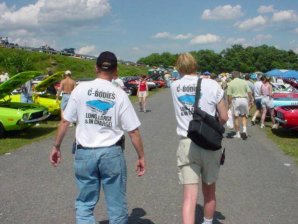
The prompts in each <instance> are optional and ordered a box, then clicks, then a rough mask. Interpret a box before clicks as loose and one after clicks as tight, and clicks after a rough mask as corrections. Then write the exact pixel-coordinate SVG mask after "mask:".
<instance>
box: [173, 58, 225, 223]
mask: <svg viewBox="0 0 298 224" xmlns="http://www.w3.org/2000/svg"><path fill="white" fill-rule="evenodd" d="M176 68H177V70H178V71H179V74H181V75H182V78H181V79H180V80H177V81H175V82H173V84H172V86H171V92H172V97H173V103H174V108H175V114H176V120H177V134H178V136H179V137H180V142H179V146H178V150H177V166H178V176H179V182H180V184H182V185H183V205H182V221H183V224H194V223H195V209H196V205H197V198H198V184H199V182H200V180H201V184H202V191H203V196H204V222H203V224H212V221H213V216H214V212H215V208H216V197H215V185H216V180H217V178H218V173H219V167H220V158H221V154H222V153H221V150H218V151H210V150H206V149H203V148H201V147H200V146H198V145H196V144H195V143H193V142H192V141H191V139H189V138H187V130H188V126H189V122H190V121H191V120H192V113H191V111H193V110H194V108H193V104H194V102H195V92H196V85H197V81H198V76H197V74H196V71H197V63H196V61H195V59H194V57H193V56H192V55H191V54H189V53H184V54H181V55H180V56H179V57H178V59H177V62H176ZM201 85H202V86H201V93H202V94H201V98H200V102H199V104H200V105H199V107H200V108H201V109H202V110H204V111H205V112H207V113H208V114H210V115H212V116H215V113H216V111H218V117H219V121H220V123H222V124H224V123H226V121H227V120H228V114H227V109H226V107H225V103H224V100H223V95H224V91H223V90H222V88H221V87H220V86H219V85H218V83H217V82H216V81H214V80H212V79H202V84H201Z"/></svg>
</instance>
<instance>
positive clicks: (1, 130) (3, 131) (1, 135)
mask: <svg viewBox="0 0 298 224" xmlns="http://www.w3.org/2000/svg"><path fill="white" fill-rule="evenodd" d="M4 134H5V129H4V127H3V125H2V123H1V122H0V138H2V137H3V136H4Z"/></svg>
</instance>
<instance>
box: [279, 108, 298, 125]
mask: <svg viewBox="0 0 298 224" xmlns="http://www.w3.org/2000/svg"><path fill="white" fill-rule="evenodd" d="M274 112H275V120H276V121H277V122H278V123H279V124H280V125H281V126H282V127H284V128H289V129H293V130H297V131H298V106H297V105H293V106H281V107H276V108H275V109H274Z"/></svg>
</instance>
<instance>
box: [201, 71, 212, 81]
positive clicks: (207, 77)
mask: <svg viewBox="0 0 298 224" xmlns="http://www.w3.org/2000/svg"><path fill="white" fill-rule="evenodd" d="M210 76H211V73H210V72H209V71H205V72H203V74H201V75H200V78H205V79H210Z"/></svg>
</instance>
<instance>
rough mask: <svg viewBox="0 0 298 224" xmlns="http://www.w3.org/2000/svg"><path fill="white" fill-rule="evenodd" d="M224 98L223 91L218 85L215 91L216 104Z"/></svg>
mask: <svg viewBox="0 0 298 224" xmlns="http://www.w3.org/2000/svg"><path fill="white" fill-rule="evenodd" d="M223 96H224V91H223V89H222V88H221V87H220V86H219V85H218V87H217V90H216V104H218V103H219V102H220V101H221V100H222V98H223Z"/></svg>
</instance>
